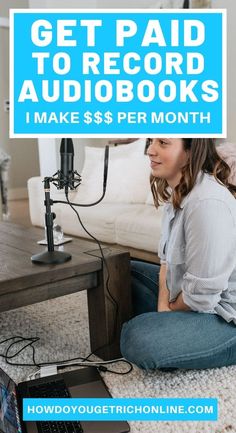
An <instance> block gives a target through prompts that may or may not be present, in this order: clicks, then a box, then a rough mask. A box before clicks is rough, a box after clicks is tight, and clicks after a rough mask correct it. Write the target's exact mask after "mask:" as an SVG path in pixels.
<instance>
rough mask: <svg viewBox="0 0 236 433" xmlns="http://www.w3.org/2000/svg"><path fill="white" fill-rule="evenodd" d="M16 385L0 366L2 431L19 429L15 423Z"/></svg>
mask: <svg viewBox="0 0 236 433" xmlns="http://www.w3.org/2000/svg"><path fill="white" fill-rule="evenodd" d="M17 412H18V411H17V403H16V385H15V383H14V382H13V380H12V379H11V378H10V377H9V376H8V375H7V374H6V373H4V371H3V370H2V369H1V368H0V430H1V431H2V432H3V433H18V432H20V431H21V429H20V427H19V425H18V423H17Z"/></svg>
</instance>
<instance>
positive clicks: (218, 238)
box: [159, 172, 236, 324]
mask: <svg viewBox="0 0 236 433" xmlns="http://www.w3.org/2000/svg"><path fill="white" fill-rule="evenodd" d="M159 257H160V259H161V263H164V262H165V263H166V264H167V280H166V283H167V287H168V289H169V291H170V298H169V300H170V301H173V300H175V299H176V297H177V296H178V294H179V293H180V292H181V291H182V292H183V300H184V303H185V304H187V305H188V306H189V307H190V308H191V310H193V311H197V312H201V313H212V314H218V315H220V316H222V317H223V318H224V319H225V320H226V321H227V322H230V321H231V320H233V322H234V323H235V324H236V200H235V198H234V197H233V195H232V194H231V193H230V192H229V191H228V189H227V188H226V187H225V186H224V185H221V184H219V183H218V182H217V181H216V180H215V178H214V176H211V175H209V174H206V173H203V172H201V173H199V175H198V177H197V182H196V184H195V186H194V188H193V189H192V191H190V193H189V194H188V195H187V196H186V197H185V198H184V199H183V201H182V203H181V209H177V210H175V209H174V208H173V206H172V204H171V203H167V204H165V206H164V215H163V222H162V235H161V239H160V244H159Z"/></svg>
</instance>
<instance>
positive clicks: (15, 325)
mask: <svg viewBox="0 0 236 433" xmlns="http://www.w3.org/2000/svg"><path fill="white" fill-rule="evenodd" d="M0 326H1V340H2V339H4V338H7V337H10V336H13V335H22V336H25V337H33V336H38V337H40V341H39V342H38V343H36V360H37V361H38V362H43V361H49V360H50V361H52V360H57V359H61V358H63V359H65V358H70V357H75V356H85V355H87V354H88V353H89V337H88V321H87V306H86V293H85V292H80V293H78V294H75V295H70V296H66V297H62V298H58V299H54V300H51V301H47V302H42V303H40V304H35V305H32V306H29V307H24V308H19V309H17V310H13V311H9V312H7V313H1V314H0ZM4 347H6V346H5V345H2V347H0V353H2V352H3V348H4ZM31 356H32V350H31V349H30V348H28V349H27V351H26V352H25V353H24V354H23V356H19V357H18V361H24V362H25V361H28V362H30V361H31ZM0 365H1V367H2V368H3V369H4V370H5V371H7V373H8V374H9V375H10V376H11V377H12V379H13V380H15V381H16V382H18V381H21V380H24V379H25V378H26V376H27V375H28V374H29V373H31V372H33V371H34V368H33V367H30V368H29V367H28V368H27V367H12V366H9V365H6V363H5V361H4V360H2V359H1V360H0ZM113 368H121V367H117V366H115V365H114V366H113ZM103 377H104V380H105V382H106V384H107V385H108V387H109V389H110V391H111V393H112V395H113V397H216V398H218V399H219V420H218V421H217V422H137V421H136V422H130V426H131V433H137V432H142V433H144V432H145V433H152V432H153V433H185V432H186V433H231V432H232V433H235V432H236V410H235V407H236V366H235V367H234V366H233V367H224V368H221V369H211V370H203V371H198V370H192V371H180V370H179V371H177V372H176V373H162V372H158V371H156V372H151V373H147V372H145V371H141V370H139V369H137V368H134V370H133V372H132V373H131V374H129V375H125V376H115V375H113V374H111V373H105V374H103Z"/></svg>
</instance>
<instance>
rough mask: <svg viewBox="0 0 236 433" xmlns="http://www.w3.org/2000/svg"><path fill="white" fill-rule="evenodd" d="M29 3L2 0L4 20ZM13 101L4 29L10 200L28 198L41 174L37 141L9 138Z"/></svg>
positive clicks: (0, 83) (2, 121)
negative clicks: (33, 181) (9, 105)
mask: <svg viewBox="0 0 236 433" xmlns="http://www.w3.org/2000/svg"><path fill="white" fill-rule="evenodd" d="M27 6H28V1H27V0H0V15H1V17H8V16H9V8H21V7H22V8H24V7H27ZM5 99H9V29H8V28H6V27H1V26H0V146H1V147H2V148H3V149H4V150H5V151H6V152H7V153H8V154H10V156H11V166H10V176H9V189H10V191H9V192H10V194H9V195H10V198H23V197H26V196H27V188H26V184H27V180H28V178H29V177H32V176H36V175H38V174H39V163H38V147H37V140H36V139H9V113H6V112H5V111H4V100H5Z"/></svg>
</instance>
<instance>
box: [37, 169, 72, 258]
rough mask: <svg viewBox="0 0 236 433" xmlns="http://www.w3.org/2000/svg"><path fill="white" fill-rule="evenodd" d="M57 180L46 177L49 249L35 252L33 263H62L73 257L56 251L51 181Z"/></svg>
mask: <svg viewBox="0 0 236 433" xmlns="http://www.w3.org/2000/svg"><path fill="white" fill-rule="evenodd" d="M53 181H55V179H54V178H51V177H45V178H44V192H45V201H44V204H45V208H46V212H45V227H46V232H47V245H48V251H43V252H42V253H39V254H35V255H33V256H32V257H31V260H32V262H33V263H39V264H48V265H57V264H60V263H65V262H67V261H68V260H70V259H71V254H69V253H66V252H65V251H55V250H54V240H53V220H54V219H55V218H56V214H55V213H54V212H52V211H51V206H52V205H53V200H52V199H51V198H50V182H53Z"/></svg>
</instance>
